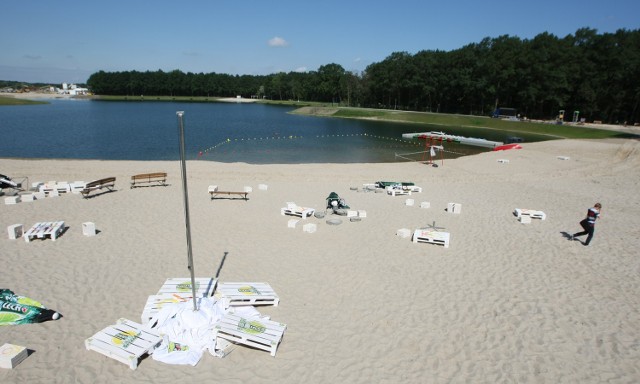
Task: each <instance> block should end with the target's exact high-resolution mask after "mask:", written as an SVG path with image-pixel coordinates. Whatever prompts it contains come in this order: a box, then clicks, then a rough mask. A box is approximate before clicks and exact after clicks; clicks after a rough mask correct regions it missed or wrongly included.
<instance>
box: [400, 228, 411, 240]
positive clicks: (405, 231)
mask: <svg viewBox="0 0 640 384" xmlns="http://www.w3.org/2000/svg"><path fill="white" fill-rule="evenodd" d="M396 236H400V237H402V238H403V239H406V238H407V237H409V236H411V231H410V230H409V229H408V228H401V229H398V230H397V231H396Z"/></svg>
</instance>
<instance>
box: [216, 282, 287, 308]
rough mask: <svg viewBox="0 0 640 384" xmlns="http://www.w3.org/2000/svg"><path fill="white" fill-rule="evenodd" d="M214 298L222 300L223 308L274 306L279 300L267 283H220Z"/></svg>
mask: <svg viewBox="0 0 640 384" xmlns="http://www.w3.org/2000/svg"><path fill="white" fill-rule="evenodd" d="M215 295H216V297H218V298H219V299H220V300H223V303H224V306H225V307H229V306H240V305H274V306H277V305H278V303H279V302H280V298H279V297H278V295H277V294H276V293H275V291H274V290H273V288H271V286H270V285H269V284H267V283H253V282H252V283H235V282H234V283H220V284H218V288H217V289H216V294H215Z"/></svg>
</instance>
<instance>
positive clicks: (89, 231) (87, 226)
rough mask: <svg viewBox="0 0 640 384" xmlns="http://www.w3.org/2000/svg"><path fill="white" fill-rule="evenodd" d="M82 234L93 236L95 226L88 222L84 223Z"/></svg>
mask: <svg viewBox="0 0 640 384" xmlns="http://www.w3.org/2000/svg"><path fill="white" fill-rule="evenodd" d="M82 234H83V235H85V236H95V235H96V224H95V223H92V222H90V221H87V222H86V223H82Z"/></svg>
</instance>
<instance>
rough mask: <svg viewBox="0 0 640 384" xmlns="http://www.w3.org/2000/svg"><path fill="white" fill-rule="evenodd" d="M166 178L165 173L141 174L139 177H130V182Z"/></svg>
mask: <svg viewBox="0 0 640 384" xmlns="http://www.w3.org/2000/svg"><path fill="white" fill-rule="evenodd" d="M166 177H167V173H166V172H154V173H141V174H139V175H133V176H131V180H138V179H158V178H166Z"/></svg>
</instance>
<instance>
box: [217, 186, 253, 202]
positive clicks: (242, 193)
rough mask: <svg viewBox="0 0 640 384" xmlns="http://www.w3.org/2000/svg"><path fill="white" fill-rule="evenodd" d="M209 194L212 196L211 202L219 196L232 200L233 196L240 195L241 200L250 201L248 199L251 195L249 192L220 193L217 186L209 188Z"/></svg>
mask: <svg viewBox="0 0 640 384" xmlns="http://www.w3.org/2000/svg"><path fill="white" fill-rule="evenodd" d="M209 194H210V195H211V200H213V199H215V198H216V197H217V196H218V195H227V196H229V198H231V195H238V196H240V198H241V199H244V200H249V198H248V197H247V195H249V191H243V192H240V191H237V192H236V191H220V190H218V187H217V186H215V185H210V186H209Z"/></svg>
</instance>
